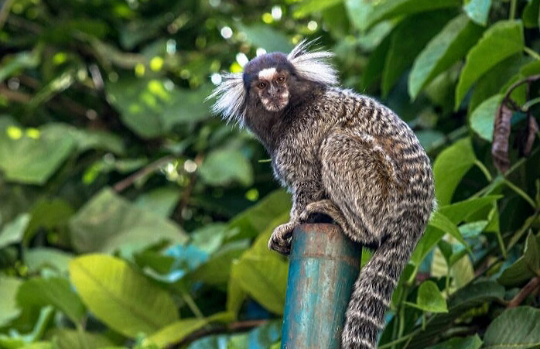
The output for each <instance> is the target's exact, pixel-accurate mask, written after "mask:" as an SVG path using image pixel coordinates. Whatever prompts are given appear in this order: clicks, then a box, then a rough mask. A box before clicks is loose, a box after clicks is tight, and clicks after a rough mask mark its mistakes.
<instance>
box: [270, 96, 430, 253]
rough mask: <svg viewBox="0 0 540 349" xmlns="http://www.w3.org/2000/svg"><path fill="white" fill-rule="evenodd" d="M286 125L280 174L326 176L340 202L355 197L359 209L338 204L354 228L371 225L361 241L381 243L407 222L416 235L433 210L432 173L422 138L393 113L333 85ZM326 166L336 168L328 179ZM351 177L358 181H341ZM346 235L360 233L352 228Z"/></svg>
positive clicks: (287, 181) (286, 180) (320, 178)
mask: <svg viewBox="0 0 540 349" xmlns="http://www.w3.org/2000/svg"><path fill="white" fill-rule="evenodd" d="M284 131H285V132H284V133H285V134H284V137H283V140H282V142H281V144H280V146H279V147H278V148H277V150H276V152H275V155H274V156H273V157H274V158H275V162H274V163H275V165H277V166H275V170H276V173H277V177H279V178H280V179H281V180H282V181H283V182H284V183H285V184H286V185H290V183H291V182H294V181H299V180H305V181H310V180H311V181H315V182H317V181H321V182H323V183H322V185H323V187H324V190H326V191H327V192H328V193H332V192H339V193H340V194H339V195H335V196H336V197H332V195H331V194H329V196H330V199H332V200H334V201H339V200H340V199H341V198H342V196H355V198H354V200H355V201H357V202H358V203H357V204H358V206H359V209H358V210H357V209H355V208H352V207H350V206H351V205H350V204H345V203H343V204H341V205H339V204H338V206H339V207H340V209H341V210H342V211H344V212H343V213H344V215H345V216H346V218H347V220H348V221H349V222H350V227H349V229H350V230H369V233H368V235H370V236H371V237H372V240H371V241H365V238H364V237H362V238H360V237H359V238H358V239H357V240H358V241H360V242H362V243H373V244H378V243H380V241H381V240H382V239H384V238H386V237H387V235H388V234H392V232H394V231H396V229H398V228H402V227H403V225H409V224H410V225H411V227H410V228H411V229H409V231H410V233H411V234H413V235H415V236H411V238H413V240H415V241H416V240H417V239H418V237H419V234H421V233H422V232H423V228H424V226H425V224H426V223H427V220H428V219H429V215H430V213H431V211H432V209H433V202H434V201H433V199H434V186H433V174H432V171H431V166H430V161H429V158H428V156H427V155H426V153H425V151H424V149H423V148H422V146H421V145H420V142H419V141H418V139H417V138H416V136H415V135H414V133H413V131H412V130H411V129H410V128H409V126H408V125H407V124H406V123H405V122H404V121H402V120H401V119H400V118H399V117H398V116H397V115H396V114H395V113H394V112H392V111H391V110H390V109H389V108H387V107H385V106H383V105H382V104H380V103H378V102H377V101H375V100H374V99H372V98H369V97H366V96H362V95H359V94H356V93H354V92H352V91H350V90H343V89H339V88H329V89H327V90H325V91H324V93H322V94H321V95H320V96H318V97H317V98H316V99H314V101H313V103H309V104H308V105H307V106H306V108H305V109H304V110H302V109H299V110H296V111H295V120H293V121H292V122H291V124H290V125H288V126H287V129H286V130H284ZM333 145H334V146H333ZM322 150H324V151H325V153H324V152H323V151H322ZM324 166H327V167H328V169H329V170H334V169H336V171H335V174H334V175H332V176H327V177H328V178H324V173H325V171H324ZM327 172H328V171H327ZM349 181H350V182H351V183H356V184H349V185H348V187H347V188H339V187H340V186H342V185H343V183H348V182H349ZM353 185H354V188H353V187H352V186H353ZM349 200H350V198H349ZM360 206H361V207H360ZM347 211H349V212H347ZM359 211H360V212H359ZM359 215H361V216H362V217H358V216H359ZM418 226H421V227H422V229H421V231H420V232H419V230H418ZM342 228H343V229H344V230H345V231H346V230H348V229H347V227H342ZM400 230H401V229H400ZM346 233H347V232H346ZM347 235H349V236H351V235H352V236H351V237H352V238H353V239H354V236H355V235H353V232H352V231H351V232H350V234H349V233H348V234H347ZM356 236H358V235H356Z"/></svg>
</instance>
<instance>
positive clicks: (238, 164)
mask: <svg viewBox="0 0 540 349" xmlns="http://www.w3.org/2000/svg"><path fill="white" fill-rule="evenodd" d="M199 173H200V175H201V178H202V179H203V180H204V181H205V182H206V183H208V184H210V185H216V186H217V185H226V184H228V183H230V182H233V181H237V182H239V183H240V184H242V185H244V186H249V185H251V184H252V183H253V170H252V168H251V164H250V163H249V161H248V159H246V157H245V156H244V154H242V152H241V151H240V150H235V149H216V150H214V151H212V152H211V153H210V154H208V156H207V157H206V159H205V160H204V162H203V163H202V165H201V167H200V169H199Z"/></svg>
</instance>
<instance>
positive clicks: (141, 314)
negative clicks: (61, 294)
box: [69, 254, 178, 338]
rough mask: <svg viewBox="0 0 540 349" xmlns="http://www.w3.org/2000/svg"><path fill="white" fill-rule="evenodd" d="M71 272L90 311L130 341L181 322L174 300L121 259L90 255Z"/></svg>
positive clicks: (74, 263)
mask: <svg viewBox="0 0 540 349" xmlns="http://www.w3.org/2000/svg"><path fill="white" fill-rule="evenodd" d="M69 272H70V278H71V282H72V283H73V285H75V288H76V290H77V292H78V293H79V295H80V296H81V298H82V300H83V302H84V304H85V305H86V306H87V307H88V309H89V310H90V311H91V312H92V313H93V314H94V315H95V316H96V317H97V318H99V319H100V320H101V321H103V322H104V323H106V324H107V325H108V326H110V327H111V328H112V329H114V330H115V331H118V332H120V333H122V334H123V335H125V336H127V337H130V338H133V337H135V336H137V335H138V334H139V333H141V332H142V333H146V334H151V333H154V332H156V331H158V330H160V329H161V328H163V327H165V326H167V325H170V324H171V323H173V322H174V321H177V320H178V313H177V311H176V305H175V303H174V301H173V299H172V298H171V296H170V295H169V294H168V293H167V292H166V291H164V290H162V289H161V288H159V287H157V286H155V285H154V284H153V283H151V282H150V281H149V280H147V279H146V278H145V277H144V276H142V275H140V274H138V273H137V272H135V271H134V270H133V269H131V268H130V267H129V265H128V264H127V263H126V262H124V261H122V260H120V259H118V258H114V257H110V256H105V255H98V254H93V255H86V256H83V257H79V258H76V259H74V260H73V261H71V263H70V264H69Z"/></svg>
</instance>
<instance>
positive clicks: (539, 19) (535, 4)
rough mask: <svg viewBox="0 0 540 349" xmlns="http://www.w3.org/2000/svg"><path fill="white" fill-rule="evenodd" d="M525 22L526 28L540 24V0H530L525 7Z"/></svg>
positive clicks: (523, 16)
mask: <svg viewBox="0 0 540 349" xmlns="http://www.w3.org/2000/svg"><path fill="white" fill-rule="evenodd" d="M522 18H523V24H524V25H525V28H535V27H538V25H540V0H532V1H531V0H529V2H528V3H527V5H526V6H525V8H524V9H523V15H522Z"/></svg>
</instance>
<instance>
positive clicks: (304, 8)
mask: <svg viewBox="0 0 540 349" xmlns="http://www.w3.org/2000/svg"><path fill="white" fill-rule="evenodd" d="M341 2H343V0H306V1H303V2H301V3H300V4H299V5H298V6H296V8H295V9H294V12H293V15H294V17H296V18H302V17H305V16H307V15H309V14H311V13H313V12H318V11H322V10H324V9H327V8H328V7H331V6H334V5H337V4H339V3H341Z"/></svg>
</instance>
